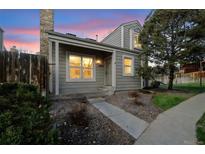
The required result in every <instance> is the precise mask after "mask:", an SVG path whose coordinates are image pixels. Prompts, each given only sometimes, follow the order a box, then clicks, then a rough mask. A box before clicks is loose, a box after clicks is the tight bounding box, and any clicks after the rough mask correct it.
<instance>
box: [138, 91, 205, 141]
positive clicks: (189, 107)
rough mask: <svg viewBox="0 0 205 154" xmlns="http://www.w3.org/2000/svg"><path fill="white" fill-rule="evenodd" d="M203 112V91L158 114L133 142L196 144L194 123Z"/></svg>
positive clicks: (204, 94)
mask: <svg viewBox="0 0 205 154" xmlns="http://www.w3.org/2000/svg"><path fill="white" fill-rule="evenodd" d="M204 112H205V93H203V94H199V95H197V96H194V97H192V98H190V99H188V100H186V101H184V102H183V103H181V104H179V105H177V106H176V107H174V108H171V109H169V110H167V111H165V112H163V113H162V114H160V115H159V116H158V117H157V119H156V120H154V121H153V122H152V123H151V125H150V126H149V127H148V128H147V130H146V131H145V132H144V133H143V134H142V135H141V136H140V137H139V139H138V140H137V141H136V143H135V144H171V145H173V144H174V145H175V144H179V145H181V144H196V134H195V124H196V122H197V121H198V120H199V119H200V117H201V116H202V114H203V113H204Z"/></svg>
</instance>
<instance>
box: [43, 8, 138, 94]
mask: <svg viewBox="0 0 205 154" xmlns="http://www.w3.org/2000/svg"><path fill="white" fill-rule="evenodd" d="M40 23H41V53H43V54H45V55H47V56H48V61H49V68H50V78H49V91H50V93H53V94H55V95H67V94H86V93H97V92H103V91H107V90H108V91H112V92H114V91H119V90H136V89H139V88H141V78H140V77H139V76H138V75H137V73H136V70H137V68H138V67H139V65H140V61H139V59H138V54H139V52H140V49H137V48H135V46H134V43H133V42H134V39H135V37H134V36H135V35H134V34H137V33H138V32H139V31H140V28H141V26H140V24H139V22H138V21H132V22H129V23H125V24H122V25H121V26H120V27H118V28H117V29H116V30H115V31H114V32H113V33H111V34H110V35H109V36H108V37H106V38H105V39H104V40H103V41H102V42H97V41H95V40H92V39H83V38H79V37H77V36H75V35H73V34H69V33H68V34H62V33H58V32H54V29H53V23H54V22H53V12H52V11H51V10H41V22H40ZM122 27H123V28H122ZM118 29H121V30H120V31H121V32H120V35H119V34H115V32H117V31H118ZM122 29H123V30H122ZM115 35H119V36H118V37H119V38H118V37H113V36H115ZM127 37H128V38H127ZM118 39H119V40H120V41H118ZM108 40H109V41H108ZM131 40H132V41H131ZM115 41H116V44H115V43H114V42H115ZM130 41H131V42H130ZM113 43H114V44H113ZM121 43H122V44H121ZM47 45H48V46H47Z"/></svg>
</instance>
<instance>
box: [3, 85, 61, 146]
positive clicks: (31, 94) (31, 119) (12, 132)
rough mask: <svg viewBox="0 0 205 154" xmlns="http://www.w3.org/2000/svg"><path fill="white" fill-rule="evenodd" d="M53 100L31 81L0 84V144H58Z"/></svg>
mask: <svg viewBox="0 0 205 154" xmlns="http://www.w3.org/2000/svg"><path fill="white" fill-rule="evenodd" d="M49 106H50V104H49V103H48V102H47V100H46V99H45V98H44V97H42V96H41V95H40V93H39V92H38V89H37V87H35V86H33V85H29V84H17V83H4V84H1V85H0V144H55V143H57V132H56V130H55V129H53V128H52V125H51V122H52V121H51V119H50V115H49V110H48V108H49Z"/></svg>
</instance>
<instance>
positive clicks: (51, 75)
mask: <svg viewBox="0 0 205 154" xmlns="http://www.w3.org/2000/svg"><path fill="white" fill-rule="evenodd" d="M48 48H49V51H48V65H49V92H50V93H52V92H53V81H52V80H53V72H52V70H53V69H52V63H53V60H52V42H51V41H49V47H48Z"/></svg>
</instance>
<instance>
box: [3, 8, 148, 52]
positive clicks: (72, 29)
mask: <svg viewBox="0 0 205 154" xmlns="http://www.w3.org/2000/svg"><path fill="white" fill-rule="evenodd" d="M149 12H150V10H139V9H138V10H54V25H55V31H57V32H62V33H67V32H69V33H74V34H76V35H77V36H78V37H83V38H85V37H89V38H93V39H95V36H96V34H98V36H99V40H101V39H103V38H104V37H105V36H107V35H108V34H109V33H110V32H112V31H113V30H114V29H115V28H116V27H118V26H119V25H120V24H121V23H124V22H128V21H132V20H136V19H137V20H138V21H139V22H140V23H141V24H142V25H143V23H144V19H145V18H146V16H147V15H148V14H149ZM39 16H40V12H39V10H0V27H1V28H2V29H3V30H4V31H5V33H4V45H5V46H6V48H7V49H10V47H11V46H13V45H15V46H16V47H17V48H18V49H24V50H30V51H32V52H38V51H39V40H40V37H39V35H40V31H39V24H40V17H39Z"/></svg>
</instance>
